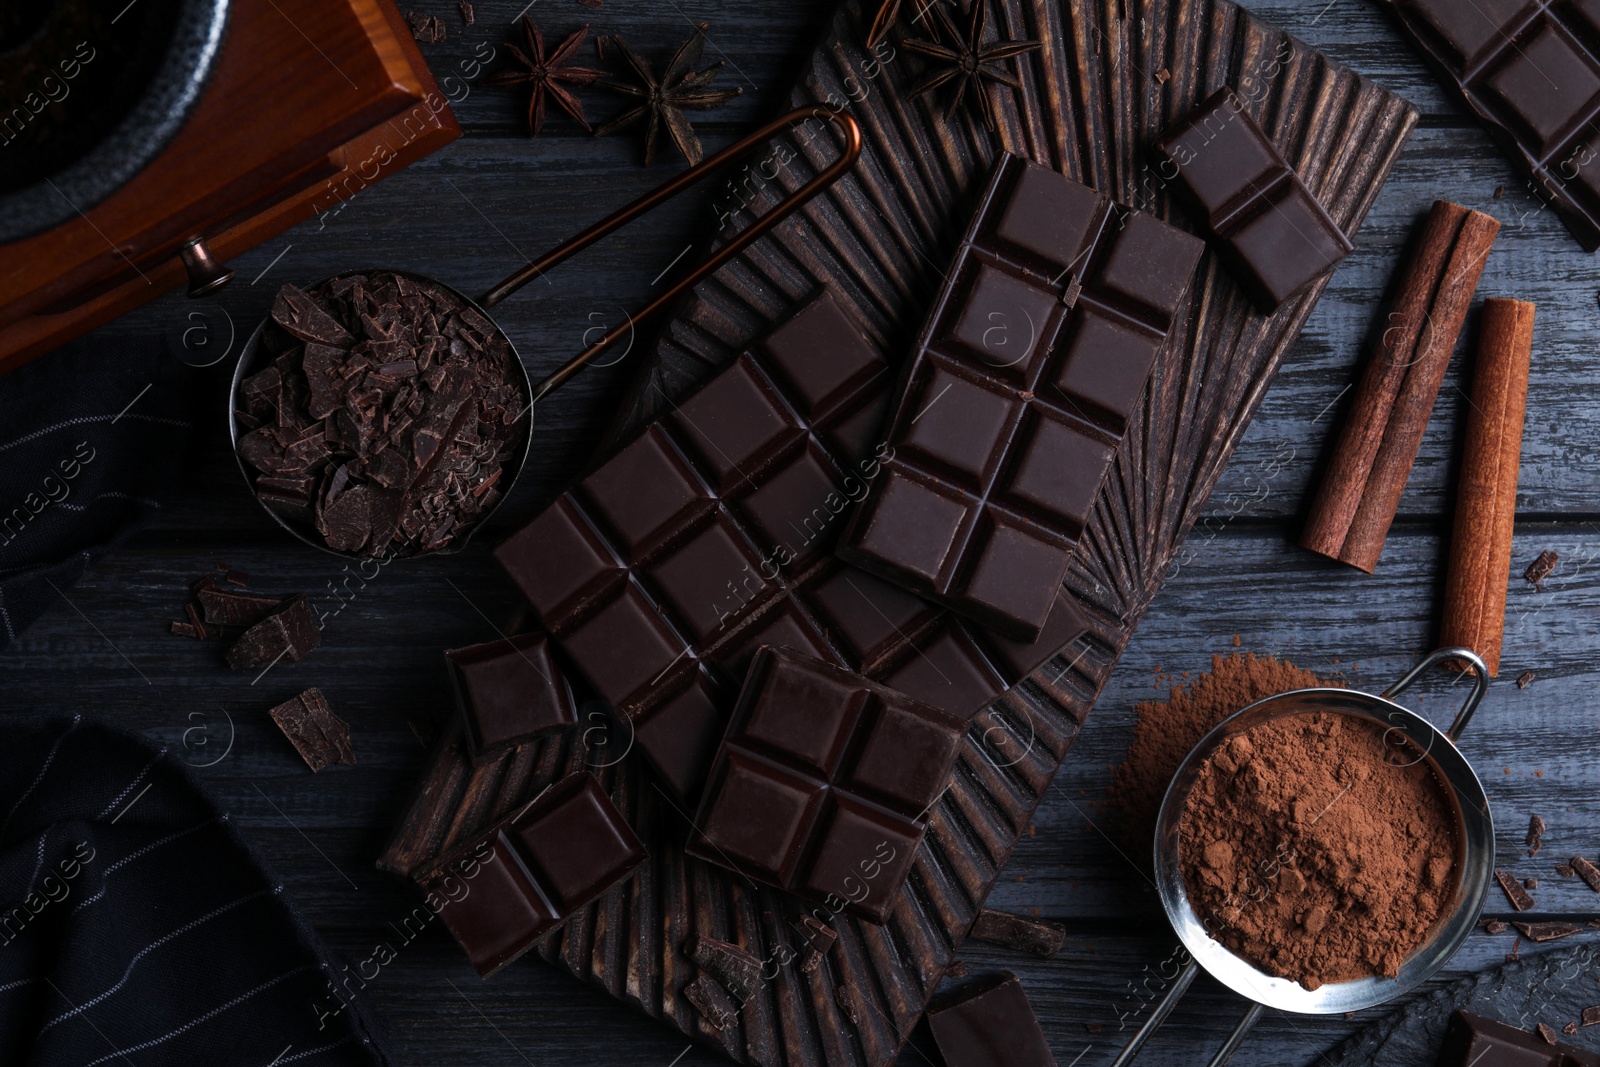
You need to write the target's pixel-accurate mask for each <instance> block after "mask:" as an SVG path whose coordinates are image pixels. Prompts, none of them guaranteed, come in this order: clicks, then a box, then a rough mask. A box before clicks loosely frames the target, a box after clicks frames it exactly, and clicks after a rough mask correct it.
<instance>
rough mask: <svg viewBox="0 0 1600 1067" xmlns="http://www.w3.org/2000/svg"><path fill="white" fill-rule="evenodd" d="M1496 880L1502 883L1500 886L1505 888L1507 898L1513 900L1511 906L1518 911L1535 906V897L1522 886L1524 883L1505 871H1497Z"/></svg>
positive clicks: (1495, 873)
mask: <svg viewBox="0 0 1600 1067" xmlns="http://www.w3.org/2000/svg"><path fill="white" fill-rule="evenodd" d="M1494 880H1495V881H1497V882H1499V883H1500V888H1501V889H1503V890H1505V894H1506V899H1507V900H1509V901H1511V906H1512V907H1513V908H1516V909H1517V910H1518V911H1527V910H1528V909H1529V908H1531V907H1533V898H1532V897H1530V896H1529V895H1528V891H1527V890H1526V889H1524V888H1522V883H1521V882H1519V881H1517V880H1516V879H1515V878H1513V877H1511V875H1509V874H1507V873H1506V872H1505V871H1495V872H1494Z"/></svg>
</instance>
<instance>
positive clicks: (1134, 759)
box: [1110, 652, 1336, 863]
mask: <svg viewBox="0 0 1600 1067" xmlns="http://www.w3.org/2000/svg"><path fill="white" fill-rule="evenodd" d="M1332 684H1336V683H1332V682H1326V681H1323V680H1321V679H1319V678H1318V677H1317V676H1316V675H1314V674H1312V673H1311V672H1310V671H1306V670H1301V669H1300V668H1299V667H1296V666H1295V665H1294V664H1292V663H1285V662H1283V661H1281V660H1276V659H1273V658H1271V657H1270V656H1256V655H1252V654H1250V653H1248V652H1246V653H1243V654H1240V653H1237V652H1235V653H1232V654H1231V655H1227V656H1221V655H1218V656H1212V657H1211V673H1210V674H1203V675H1201V676H1200V677H1198V678H1196V679H1195V680H1194V681H1192V682H1190V683H1189V685H1188V687H1187V688H1182V687H1178V686H1174V687H1173V689H1172V695H1171V697H1170V698H1169V699H1167V700H1164V701H1161V700H1151V701H1146V702H1144V703H1142V704H1139V705H1137V706H1135V707H1134V709H1133V711H1134V714H1135V715H1136V716H1137V717H1138V721H1137V723H1136V724H1135V726H1134V731H1133V744H1132V745H1131V746H1130V747H1129V749H1128V755H1127V757H1126V758H1125V759H1124V760H1123V762H1122V765H1121V766H1120V767H1118V768H1117V772H1116V777H1115V779H1114V780H1113V781H1112V783H1111V796H1110V799H1111V801H1112V803H1113V804H1114V805H1116V806H1117V807H1118V808H1120V809H1121V812H1122V823H1121V827H1122V835H1123V837H1124V839H1125V840H1126V841H1127V842H1128V844H1129V846H1130V847H1131V848H1132V850H1133V855H1135V856H1138V857H1140V858H1141V862H1146V863H1148V862H1149V860H1148V857H1149V855H1150V842H1151V841H1152V840H1153V838H1154V837H1155V829H1156V813H1157V812H1158V811H1160V810H1161V798H1162V797H1163V796H1164V795H1165V794H1166V791H1167V783H1168V782H1170V781H1172V776H1173V775H1174V774H1176V773H1177V772H1178V765H1179V764H1180V763H1182V762H1183V757H1185V756H1187V755H1188V754H1189V750H1190V749H1191V748H1193V747H1194V746H1195V744H1196V743H1197V742H1198V741H1199V740H1200V739H1201V738H1202V737H1204V736H1205V735H1206V732H1207V731H1209V730H1210V729H1211V728H1212V727H1213V726H1215V725H1217V723H1219V722H1221V721H1222V720H1223V719H1226V718H1227V717H1228V716H1229V715H1232V714H1233V713H1234V712H1236V711H1238V710H1239V709H1240V708H1242V707H1244V706H1245V705H1246V704H1253V703H1255V702H1256V701H1257V700H1261V699H1263V698H1264V697H1269V696H1272V695H1274V694H1276V693H1283V692H1287V691H1288V690H1290V689H1308V688H1311V687H1312V686H1318V685H1332Z"/></svg>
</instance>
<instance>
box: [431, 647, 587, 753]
mask: <svg viewBox="0 0 1600 1067" xmlns="http://www.w3.org/2000/svg"><path fill="white" fill-rule="evenodd" d="M444 655H445V662H446V663H447V664H448V666H449V669H450V681H451V683H452V685H453V686H454V689H455V694H456V709H457V711H458V713H459V714H460V715H461V720H462V723H463V725H465V727H466V730H465V733H466V738H467V751H468V752H469V754H470V755H471V756H472V758H473V759H474V760H478V759H481V758H483V757H484V756H485V755H487V754H489V753H491V752H497V751H499V750H501V749H504V748H510V747H512V746H513V745H520V744H522V743H523V742H524V741H528V740H531V739H533V738H535V737H538V736H540V735H541V734H547V733H553V732H556V731H559V730H562V729H565V728H566V727H568V726H571V725H572V724H573V723H575V722H577V721H578V709H577V708H576V706H574V704H573V701H572V689H571V687H569V686H568V685H567V679H566V677H565V676H564V675H562V673H561V671H560V669H559V668H558V667H557V666H556V664H555V661H554V660H553V659H552V658H551V656H550V646H549V642H548V640H547V639H546V638H545V635H544V634H541V633H530V634H518V635H517V636H515V637H508V638H502V639H500V640H498V641H488V642H485V643H484V644H481V645H472V646H470V647H468V648H457V649H453V650H452V651H449V652H446V653H445V654H444Z"/></svg>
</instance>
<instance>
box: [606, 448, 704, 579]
mask: <svg viewBox="0 0 1600 1067" xmlns="http://www.w3.org/2000/svg"><path fill="white" fill-rule="evenodd" d="M578 490H579V492H580V493H581V494H582V496H583V497H584V499H585V500H587V501H588V503H589V504H590V505H591V506H592V507H593V508H594V509H595V512H596V514H597V515H598V517H599V518H600V519H601V521H603V522H604V523H605V524H606V526H607V528H608V530H609V531H610V532H611V533H612V534H613V535H614V536H615V537H616V538H617V542H618V544H620V545H621V546H622V548H623V550H624V551H625V552H626V553H628V554H629V555H638V554H641V553H643V552H646V551H648V550H649V548H650V547H651V546H653V545H654V544H656V543H657V542H659V541H660V540H661V539H662V538H663V537H664V536H665V535H666V534H667V533H668V532H670V531H671V530H674V529H676V528H678V527H679V526H681V525H682V524H683V518H684V516H685V514H686V513H688V512H690V511H691V510H704V509H706V508H709V506H710V504H711V501H710V498H709V497H708V496H707V494H706V492H705V490H704V489H702V488H701V487H700V485H699V483H698V482H697V481H696V480H695V477H694V475H693V474H692V473H691V472H690V470H689V468H688V467H687V466H686V465H685V464H684V462H683V460H682V459H681V458H680V457H679V456H678V453H677V450H676V449H674V448H673V447H672V442H671V441H669V440H668V439H667V436H666V434H664V433H663V432H662V431H661V429H660V428H659V427H655V426H652V427H651V428H650V429H648V430H646V431H645V432H644V433H643V434H641V435H640V436H639V438H638V439H637V440H635V441H634V442H633V443H632V444H630V445H628V446H626V447H625V448H623V450H622V451H621V452H618V453H617V454H616V455H615V456H613V457H612V458H611V459H609V460H607V461H606V463H605V464H604V465H603V466H601V467H600V469H598V470H596V471H595V472H594V473H593V474H591V475H589V476H588V477H587V478H585V479H584V480H583V481H582V482H580V483H579V484H578Z"/></svg>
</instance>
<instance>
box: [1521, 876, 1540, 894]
mask: <svg viewBox="0 0 1600 1067" xmlns="http://www.w3.org/2000/svg"><path fill="white" fill-rule="evenodd" d="M1522 888H1524V889H1527V890H1529V891H1532V890H1535V889H1538V888H1539V879H1537V878H1524V879H1523V880H1522Z"/></svg>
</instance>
